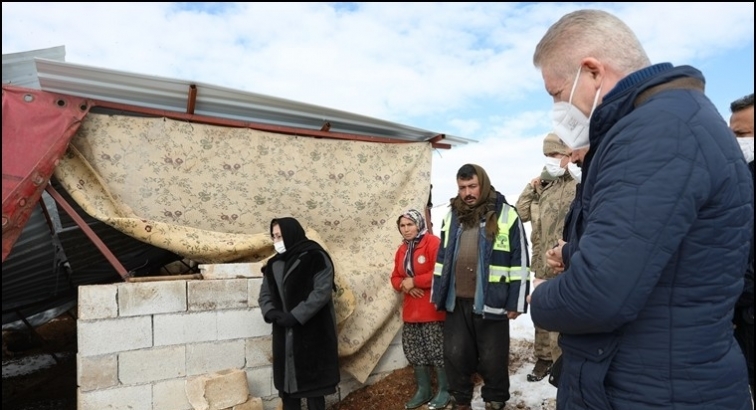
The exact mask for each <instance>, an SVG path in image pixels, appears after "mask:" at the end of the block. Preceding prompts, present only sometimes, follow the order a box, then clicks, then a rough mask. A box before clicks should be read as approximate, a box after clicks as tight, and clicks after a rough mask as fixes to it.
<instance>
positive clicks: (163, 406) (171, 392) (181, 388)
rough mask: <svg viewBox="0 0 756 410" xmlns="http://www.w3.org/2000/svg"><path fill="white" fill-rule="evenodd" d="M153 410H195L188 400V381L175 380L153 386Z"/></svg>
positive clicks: (182, 379)
mask: <svg viewBox="0 0 756 410" xmlns="http://www.w3.org/2000/svg"><path fill="white" fill-rule="evenodd" d="M152 410H193V409H192V405H191V404H190V403H189V399H187V398H186V379H184V378H181V379H173V380H164V381H161V382H157V383H155V384H153V385H152Z"/></svg>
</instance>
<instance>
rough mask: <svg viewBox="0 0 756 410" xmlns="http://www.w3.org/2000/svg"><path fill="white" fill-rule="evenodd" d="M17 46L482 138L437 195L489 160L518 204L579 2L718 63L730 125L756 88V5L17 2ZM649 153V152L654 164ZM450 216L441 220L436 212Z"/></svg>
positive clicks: (645, 37)
mask: <svg viewBox="0 0 756 410" xmlns="http://www.w3.org/2000/svg"><path fill="white" fill-rule="evenodd" d="M2 7H3V8H2V15H3V17H2V18H3V25H2V27H3V28H2V30H3V54H7V53H15V52H21V51H29V50H35V49H42V48H49V47H55V46H60V45H63V46H65V48H66V61H68V62H72V63H78V64H85V65H91V66H97V67H103V68H111V69H116V70H122V71H130V72H135V73H141V74H147V75H155V76H163V77H170V78H177V79H182V80H188V81H196V82H200V83H206V84H215V85H219V86H226V87H232V88H237V89H241V90H246V91H251V92H255V93H260V94H267V95H271V96H276V97H281V98H286V99H291V100H295V101H300V102H306V103H311V104H316V105H320V106H324V107H329V108H336V109H340V110H345V111H349V112H353V113H358V114H363V115H368V116H372V117H376V118H380V119H383V120H388V121H393V122H397V123H401V124H405V125H410V126H414V127H418V128H424V129H428V130H431V131H434V132H438V133H446V134H451V135H457V136H461V137H466V138H471V139H475V140H477V141H478V142H477V143H474V144H469V145H467V146H463V147H458V148H454V149H452V150H440V151H437V152H436V153H435V154H434V160H433V174H432V175H433V176H432V179H433V181H432V182H433V184H434V190H433V196H434V202H435V203H436V205H443V204H444V203H445V202H446V200H447V199H448V198H449V197H451V196H453V195H455V194H456V186H455V183H454V175H455V173H456V171H457V169H458V168H459V166H461V165H462V164H464V163H466V162H474V163H478V164H480V165H482V166H483V167H484V168H486V169H487V170H488V171H489V174H490V176H491V178H492V181H493V184H494V185H495V186H496V188H497V189H498V190H500V191H501V192H503V193H504V194H505V195H506V196H507V197H508V198H509V200H510V202H512V203H514V201H516V200H517V196H518V195H519V193H520V191H521V190H522V188H523V187H524V186H525V184H526V183H527V182H528V181H529V180H530V179H531V178H532V177H534V176H536V175H537V174H538V173H539V171H540V169H541V167H542V162H543V156H542V154H541V141H542V138H543V136H544V135H545V134H546V133H547V132H548V130H549V127H550V120H549V109H550V107H551V100H550V98H549V96H548V95H547V94H546V92H545V91H544V89H543V85H542V82H541V78H540V74H539V72H538V71H537V70H536V69H535V68H534V67H533V65H532V62H531V61H532V55H533V50H534V47H535V45H536V43H537V42H538V41H539V40H540V38H541V36H542V35H543V33H544V32H545V31H546V29H547V28H548V26H549V25H550V24H552V23H553V22H555V21H556V20H557V19H558V18H559V17H561V16H562V15H563V14H565V13H567V12H570V11H573V10H575V9H578V8H599V9H604V10H607V11H609V12H612V13H614V14H616V15H618V16H619V17H620V18H622V19H623V20H624V21H626V22H627V23H628V24H629V25H630V27H631V28H632V29H633V30H634V31H635V32H636V34H637V35H638V37H639V38H640V40H641V42H642V43H643V44H644V46H645V47H646V50H647V52H648V53H649V55H650V57H651V60H652V61H653V62H665V61H668V62H671V63H673V64H676V65H683V64H689V65H693V66H695V67H697V68H698V69H700V70H701V71H703V73H704V75H705V76H706V79H707V94H708V95H709V97H710V98H711V100H712V101H713V102H714V104H715V105H716V106H717V108H718V109H719V111H720V113H722V115H723V116H724V118H725V119H727V118H728V117H729V103H730V102H731V101H732V100H734V99H736V98H738V97H741V96H743V95H746V94H749V93H752V92H753V79H754V72H753V71H754V69H753V68H754V59H753V54H754V3H752V2H751V3H579V4H578V3H556V4H555V3H444V4H441V3H275V4H273V3H250V4H244V3H6V2H3V5H2ZM639 160H642V159H639ZM440 213H441V212H436V213H435V214H434V220H435V219H436V216H437V215H439V214H440Z"/></svg>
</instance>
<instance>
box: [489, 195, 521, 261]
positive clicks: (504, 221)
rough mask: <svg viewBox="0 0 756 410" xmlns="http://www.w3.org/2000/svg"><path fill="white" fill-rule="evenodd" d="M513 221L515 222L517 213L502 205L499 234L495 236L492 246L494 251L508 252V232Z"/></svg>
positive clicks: (511, 208)
mask: <svg viewBox="0 0 756 410" xmlns="http://www.w3.org/2000/svg"><path fill="white" fill-rule="evenodd" d="M515 221H517V211H516V210H515V209H514V208H513V207H511V206H509V205H507V204H504V207H503V208H502V209H501V215H499V221H498V224H499V234H498V235H496V241H495V242H494V246H493V248H494V250H496V251H503V252H509V251H510V246H509V231H510V229H511V228H512V225H514V223H515Z"/></svg>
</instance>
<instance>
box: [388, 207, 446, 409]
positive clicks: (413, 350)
mask: <svg viewBox="0 0 756 410" xmlns="http://www.w3.org/2000/svg"><path fill="white" fill-rule="evenodd" d="M396 225H397V228H399V232H400V233H401V234H402V238H403V241H402V244H401V245H400V246H399V249H398V250H397V251H396V256H395V258H394V271H393V272H392V273H391V285H392V286H393V287H394V289H396V291H398V292H402V294H403V298H404V301H403V307H402V319H403V320H404V326H403V328H402V347H403V348H404V355H405V356H406V357H407V361H409V362H410V364H411V365H412V366H413V367H414V370H415V381H416V383H417V392H415V395H414V396H413V397H412V399H410V401H409V402H407V403H406V404H405V405H404V407H405V408H407V409H414V408H418V407H420V406H422V405H423V404H425V403H428V408H429V409H442V408H444V407H446V405H447V404H449V400H450V396H449V392H448V388H449V384H448V382H447V380H446V372H445V371H444V349H443V340H444V337H443V330H444V319H445V318H446V312H444V311H438V310H436V308H435V306H434V305H433V303H431V301H430V293H431V292H430V291H431V284H432V282H433V268H434V266H435V263H436V254H437V253H438V247H439V243H440V239H439V238H438V237H437V236H434V235H432V234H430V233H428V229H427V227H426V223H425V218H424V217H423V215H422V214H421V213H420V212H419V211H417V210H415V209H410V210H409V211H407V212H406V213H404V214H402V215H400V216H399V218H398V219H397V221H396ZM431 366H434V367H435V368H436V376H437V380H438V392H437V393H436V395H435V396H434V395H433V392H432V389H431V382H430V367H431Z"/></svg>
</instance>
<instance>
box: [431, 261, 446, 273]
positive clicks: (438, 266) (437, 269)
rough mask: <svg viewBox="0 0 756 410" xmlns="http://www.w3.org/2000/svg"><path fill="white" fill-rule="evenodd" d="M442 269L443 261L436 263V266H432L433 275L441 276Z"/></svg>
mask: <svg viewBox="0 0 756 410" xmlns="http://www.w3.org/2000/svg"><path fill="white" fill-rule="evenodd" d="M443 270H444V264H443V263H436V266H435V267H434V268H433V275H434V276H441V271H443Z"/></svg>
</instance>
